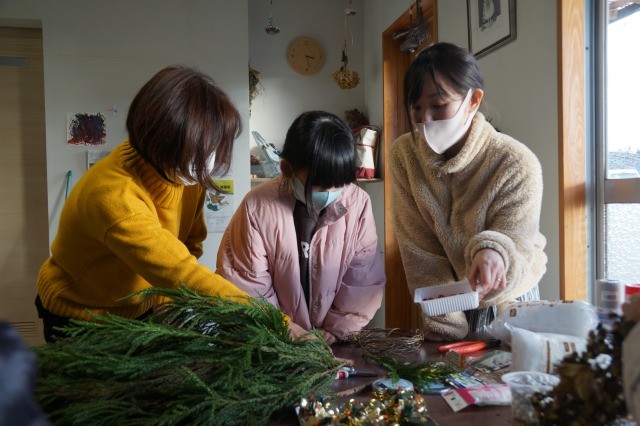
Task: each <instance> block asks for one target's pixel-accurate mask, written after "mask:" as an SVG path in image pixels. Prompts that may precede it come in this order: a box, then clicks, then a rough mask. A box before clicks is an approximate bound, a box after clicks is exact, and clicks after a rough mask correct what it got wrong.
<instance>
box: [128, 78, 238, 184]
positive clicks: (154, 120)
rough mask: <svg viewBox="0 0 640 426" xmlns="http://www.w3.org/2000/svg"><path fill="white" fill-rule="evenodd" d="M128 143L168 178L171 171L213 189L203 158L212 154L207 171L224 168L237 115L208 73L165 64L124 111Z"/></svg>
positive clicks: (205, 160)
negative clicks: (125, 113)
mask: <svg viewBox="0 0 640 426" xmlns="http://www.w3.org/2000/svg"><path fill="white" fill-rule="evenodd" d="M127 131H128V132H129V140H130V143H131V146H132V147H133V148H134V149H135V150H136V151H137V152H138V154H140V156H141V157H142V158H144V159H145V161H147V162H148V163H149V164H151V165H152V166H153V167H154V168H155V169H156V170H157V171H158V173H160V175H161V176H162V177H163V178H165V179H168V180H171V179H172V177H169V175H168V174H172V173H175V172H178V173H180V174H181V175H182V176H184V177H187V178H190V179H194V180H196V181H198V182H199V183H200V184H201V185H202V186H204V187H205V188H208V189H212V188H216V185H215V184H214V183H213V180H212V178H211V176H210V175H209V173H208V170H207V161H208V160H209V159H210V158H211V156H212V155H213V154H214V153H215V154H216V161H215V167H214V170H213V174H216V175H222V174H225V173H226V172H227V171H228V170H229V164H230V163H231V153H232V151H233V141H234V140H235V139H236V138H237V137H238V136H239V135H240V133H241V132H242V121H241V118H240V114H239V113H238V110H237V109H236V108H235V106H234V105H233V104H232V103H231V101H230V100H229V98H228V96H227V95H226V94H225V93H224V92H223V91H222V89H220V88H219V87H218V86H217V85H216V83H215V81H214V80H213V79H212V78H211V77H210V76H208V75H206V74H204V73H202V72H200V71H198V70H195V69H193V68H188V67H183V66H170V67H167V68H164V69H163V70H161V71H160V72H158V73H157V74H156V75H154V76H153V77H152V78H151V80H149V81H148V82H147V83H146V84H145V85H144V86H142V88H141V89H140V91H139V92H138V94H137V95H136V96H135V98H134V99H133V101H132V102H131V106H130V107H129V113H128V115H127Z"/></svg>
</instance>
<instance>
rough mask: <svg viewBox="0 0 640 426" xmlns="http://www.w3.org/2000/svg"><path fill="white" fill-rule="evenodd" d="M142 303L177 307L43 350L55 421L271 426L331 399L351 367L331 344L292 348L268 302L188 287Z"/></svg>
mask: <svg viewBox="0 0 640 426" xmlns="http://www.w3.org/2000/svg"><path fill="white" fill-rule="evenodd" d="M142 295H146V296H147V297H164V298H168V299H169V301H168V302H167V303H165V304H164V305H162V308H161V309H160V310H159V311H158V312H156V313H155V314H154V315H152V316H151V317H149V318H148V319H145V320H144V321H138V320H132V319H125V318H121V317H117V316H111V315H109V316H96V320H97V321H99V322H85V321H73V325H72V326H70V327H68V328H66V332H67V333H69V335H70V337H69V338H66V339H61V340H58V341H57V342H56V343H54V344H48V345H44V346H41V347H38V348H36V349H35V351H36V353H37V355H38V357H39V372H40V377H39V381H38V386H37V389H36V397H37V398H38V401H39V402H40V404H41V405H42V407H43V408H44V410H45V411H46V412H47V414H48V415H49V418H50V419H51V421H52V422H54V423H56V424H65V425H73V424H83V425H86V424H91V425H115V424H117V425H145V424H157V425H178V424H188V425H200V424H202V425H204V424H207V425H212V424H213V425H215V424H224V425H245V424H247V425H251V424H266V423H267V421H268V419H269V416H270V415H271V414H272V413H273V412H275V411H277V410H278V409H280V408H282V407H287V406H292V405H293V404H294V403H296V402H298V401H300V399H301V398H302V397H305V396H307V395H309V394H311V393H320V394H329V393H330V386H331V383H332V382H333V381H334V379H335V375H336V372H337V370H338V369H339V368H340V367H342V364H341V363H340V362H339V361H338V360H336V359H335V358H334V357H333V354H332V353H331V350H330V349H329V347H328V346H327V344H326V342H325V340H324V339H322V338H318V339H311V340H304V341H301V340H295V341H294V340H292V339H291V338H290V336H289V332H288V329H287V324H286V322H285V320H284V318H283V316H282V312H281V311H279V310H278V309H276V308H274V307H272V306H271V305H269V304H268V303H267V302H265V301H262V300H255V299H252V298H249V297H247V299H246V300H233V301H232V300H225V299H220V298H212V297H209V296H204V295H201V294H198V293H196V292H194V291H192V290H190V289H188V288H187V287H184V286H182V287H181V288H179V289H156V288H153V289H149V290H145V291H144V292H141V293H138V294H137V295H136V296H142ZM314 333H316V332H314ZM318 336H319V335H318Z"/></svg>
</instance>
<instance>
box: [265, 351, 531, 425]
mask: <svg viewBox="0 0 640 426" xmlns="http://www.w3.org/2000/svg"><path fill="white" fill-rule="evenodd" d="M438 345H439V344H438V343H433V342H424V343H423V344H422V346H421V347H420V350H419V351H418V352H415V353H413V354H411V355H410V356H408V357H407V358H406V360H407V361H410V362H425V361H434V360H440V359H442V354H440V353H438ZM331 349H332V350H333V353H334V354H335V356H337V357H340V358H346V359H351V360H353V363H354V367H356V369H361V370H367V371H373V372H376V373H379V374H380V378H382V377H384V376H385V373H386V370H385V369H383V368H382V367H380V366H378V364H376V363H374V362H372V361H369V360H367V359H364V358H363V357H362V350H361V349H360V348H359V347H356V346H353V345H350V344H345V343H338V344H335V345H333V346H332V347H331ZM503 349H504V348H503ZM491 350H493V349H489V350H485V351H484V352H485V353H486V352H490V351H491ZM482 354H483V352H478V353H477V355H482ZM474 355H476V354H474ZM376 379H377V378H375V377H373V378H372V377H350V378H347V379H342V380H336V381H335V382H334V384H333V386H332V390H334V391H335V392H343V391H349V390H352V389H358V388H361V387H363V386H365V385H367V384H370V383H372V382H373V381H374V380H376ZM351 398H354V399H356V400H362V401H365V400H369V399H370V398H371V387H370V386H369V387H368V388H367V389H365V390H362V391H359V392H357V393H356V394H354V395H352V396H348V397H344V398H339V399H336V400H335V401H334V404H337V405H340V404H341V403H344V402H346V401H348V400H349V399H351ZM424 398H425V400H426V401H427V409H428V410H429V413H430V415H431V417H432V418H433V420H435V422H437V423H438V425H439V426H447V425H472V426H478V425H491V426H501V425H512V424H520V423H519V422H516V421H514V420H513V419H512V415H511V407H510V406H494V405H488V406H483V407H478V406H475V405H471V406H469V407H466V408H464V409H463V410H461V411H458V412H457V413H454V412H453V410H452V409H451V407H449V405H447V403H446V402H445V401H444V399H443V398H442V396H440V395H425V396H424ZM269 424H270V425H273V426H286V425H299V423H298V420H297V418H296V416H295V413H294V412H293V409H291V410H285V411H283V412H281V413H278V415H277V416H274V417H273V418H272V419H271V421H270V422H269Z"/></svg>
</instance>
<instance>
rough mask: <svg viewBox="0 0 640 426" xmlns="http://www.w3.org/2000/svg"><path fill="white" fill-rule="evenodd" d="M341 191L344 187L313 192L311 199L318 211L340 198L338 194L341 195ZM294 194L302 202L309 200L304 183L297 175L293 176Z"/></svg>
mask: <svg viewBox="0 0 640 426" xmlns="http://www.w3.org/2000/svg"><path fill="white" fill-rule="evenodd" d="M341 192H342V189H338V190H336V191H313V192H311V201H312V202H313V207H314V208H315V209H316V211H318V212H319V211H320V210H322V209H324V208H325V207H327V206H328V205H329V204H331V203H333V202H334V201H335V200H336V199H337V198H338V195H340V193H341ZM293 195H294V196H295V197H296V199H297V200H298V201H300V202H301V203H304V204H307V201H306V200H305V198H304V185H303V184H302V182H300V179H298V178H297V177H294V178H293Z"/></svg>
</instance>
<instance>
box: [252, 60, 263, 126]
mask: <svg viewBox="0 0 640 426" xmlns="http://www.w3.org/2000/svg"><path fill="white" fill-rule="evenodd" d="M263 90H264V87H263V86H262V84H261V83H260V71H258V70H255V69H253V68H251V65H249V117H251V107H252V106H253V100H254V99H255V98H256V96H258V95H259V94H260V93H262V91H263Z"/></svg>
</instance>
